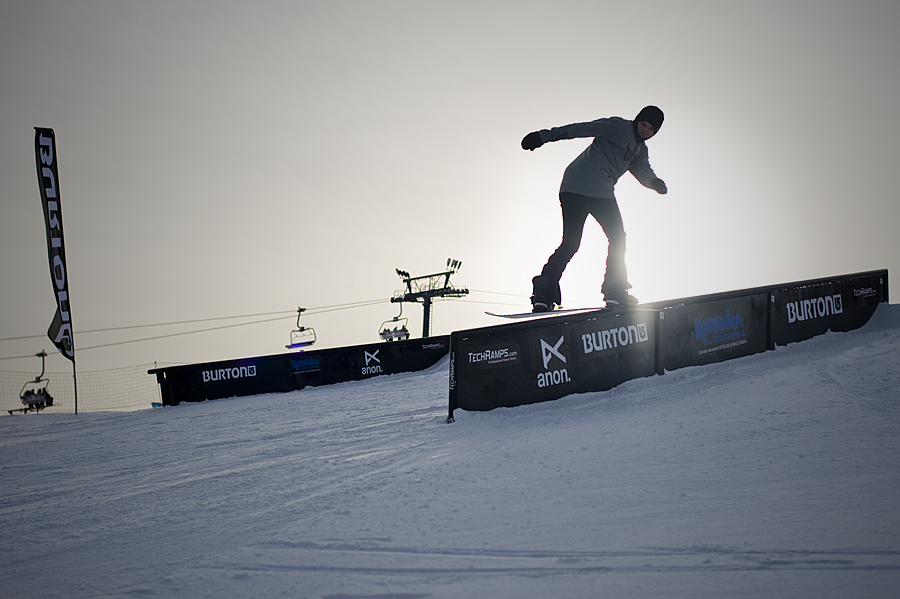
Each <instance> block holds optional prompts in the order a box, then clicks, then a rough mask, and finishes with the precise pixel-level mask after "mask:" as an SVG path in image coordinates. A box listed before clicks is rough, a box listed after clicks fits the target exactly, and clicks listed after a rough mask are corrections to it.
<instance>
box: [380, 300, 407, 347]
mask: <svg viewBox="0 0 900 599" xmlns="http://www.w3.org/2000/svg"><path fill="white" fill-rule="evenodd" d="M408 322H409V319H408V318H406V317H405V316H403V304H400V314H398V315H397V316H395V317H393V318H392V319H390V320H385V321H384V322H382V323H381V331H380V332H379V333H378V335H379V336H380V337H381V338H382V339H384V340H385V341H406V340H407V339H409V329H408V328H406V324H407V323H408ZM398 323H399V324H398ZM392 324H393V325H394V328H391V325H392Z"/></svg>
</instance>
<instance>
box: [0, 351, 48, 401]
mask: <svg viewBox="0 0 900 599" xmlns="http://www.w3.org/2000/svg"><path fill="white" fill-rule="evenodd" d="M34 355H35V356H37V357H38V358H40V359H41V374H39V375H38V376H36V377H34V380H33V381H28V382H26V383H25V384H24V385H22V390H21V391H19V399H20V400H21V401H22V405H24V406H25V407H24V408H19V409H18V410H7V411H8V412H9V413H10V414H12V413H13V412H22V413H23V414H27V413H28V412H31V411H34V412H40V411H41V410H43V409H44V408H49V407H50V406H52V405H53V396H52V395H50V392H49V391H47V385H49V384H50V379H46V378H44V371H45V370H46V367H45V361H44V358H46V357H47V352H45V351H44V350H41V351H40V352H38V353H36V354H34ZM29 386H30V387H29Z"/></svg>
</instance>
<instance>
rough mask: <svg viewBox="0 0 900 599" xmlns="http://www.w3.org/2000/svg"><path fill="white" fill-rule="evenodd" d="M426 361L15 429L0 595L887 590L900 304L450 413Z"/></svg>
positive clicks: (898, 406) (893, 529) (385, 596)
mask: <svg viewBox="0 0 900 599" xmlns="http://www.w3.org/2000/svg"><path fill="white" fill-rule="evenodd" d="M447 382H448V365H447V362H446V360H445V361H443V362H441V363H439V364H438V365H437V366H435V367H433V368H431V369H429V370H428V371H425V372H420V373H407V374H402V375H393V376H384V377H378V378H375V379H370V380H367V381H360V382H354V383H345V384H341V385H334V386H329V387H321V388H315V389H305V390H302V391H297V392H293V393H288V394H275V395H264V396H256V397H245V398H232V399H227V400H218V401H211V402H204V403H200V404H184V405H180V406H177V407H168V408H161V409H154V410H146V411H143V412H131V413H88V414H78V415H77V416H76V415H72V414H37V415H35V414H31V415H27V416H14V417H5V418H0V468H2V469H0V472H2V477H0V518H2V522H3V525H2V527H0V560H2V561H0V564H2V567H0V596H2V597H65V598H66V599H73V598H79V597H91V598H95V597H135V596H137V597H141V596H158V597H176V598H177V597H185V598H188V597H190V598H196V597H217V598H221V597H310V598H322V599H364V598H379V599H416V598H443V597H491V598H506V597H508V598H521V597H542V598H546V597H554V598H565V597H630V598H641V597H662V596H665V597H692V598H698V597H699V598H703V597H716V598H718V597H726V596H727V597H730V598H740V597H791V598H796V597H800V598H805V597H809V598H813V597H814V598H816V599H821V598H829V597H835V598H837V597H841V598H844V597H895V596H896V593H897V589H898V588H900V468H898V464H900V401H898V400H900V391H898V389H900V306H896V305H894V306H888V305H882V306H881V307H879V309H878V311H877V312H876V314H875V316H874V317H873V319H872V321H871V322H870V323H869V324H868V325H866V326H865V327H864V328H862V329H860V330H857V331H853V332H850V333H829V334H827V335H824V336H821V337H818V338H815V339H813V340H810V341H806V342H803V343H799V344H793V345H790V346H787V347H781V348H778V349H776V350H775V351H772V352H766V353H764V354H760V355H756V356H750V357H747V358H741V359H739V360H734V361H730V362H724V363H720V364H715V365H710V366H703V367H695V368H686V369H682V370H677V371H674V372H669V373H666V374H665V375H663V376H654V377H650V378H646V379H640V380H635V381H630V382H628V383H626V384H623V385H621V386H619V387H617V388H616V389H613V390H611V391H608V392H604V393H588V394H581V395H574V396H570V397H566V398H563V399H561V400H558V401H553V402H547V403H542V404H535V405H530V406H524V407H518V408H510V409H498V410H494V411H491V412H464V411H461V410H457V412H456V422H455V423H453V424H447V423H446V422H445V420H446V412H447V401H448V400H447Z"/></svg>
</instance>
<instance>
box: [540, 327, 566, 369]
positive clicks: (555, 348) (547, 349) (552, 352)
mask: <svg viewBox="0 0 900 599" xmlns="http://www.w3.org/2000/svg"><path fill="white" fill-rule="evenodd" d="M565 338H566V337H565V335H563V336H562V337H560V338H559V341H557V342H556V345H550V344H549V343H547V342H546V341H544V340H543V339H541V355H542V356H543V358H544V370H547V365H548V364H549V363H550V359H551V358H552V357H553V356H556V357H557V358H559V359H560V360H562V363H563V364H565V363H566V357H565V356H564V355H562V354H561V353H559V346H560V345H562V342H563V341H564V340H565Z"/></svg>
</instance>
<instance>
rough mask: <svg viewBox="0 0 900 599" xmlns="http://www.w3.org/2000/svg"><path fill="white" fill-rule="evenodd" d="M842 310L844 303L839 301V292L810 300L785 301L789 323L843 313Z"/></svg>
mask: <svg viewBox="0 0 900 599" xmlns="http://www.w3.org/2000/svg"><path fill="white" fill-rule="evenodd" d="M854 293H855V290H854ZM843 312H844V304H843V303H842V302H841V294H840V293H838V294H835V295H826V296H825V297H817V298H815V299H811V300H800V301H796V302H788V303H787V317H788V323H789V324H793V323H795V322H797V321H800V322H803V321H805V320H812V319H814V318H822V317H823V316H831V315H833V314H843Z"/></svg>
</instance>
